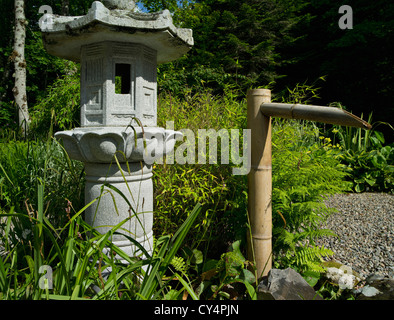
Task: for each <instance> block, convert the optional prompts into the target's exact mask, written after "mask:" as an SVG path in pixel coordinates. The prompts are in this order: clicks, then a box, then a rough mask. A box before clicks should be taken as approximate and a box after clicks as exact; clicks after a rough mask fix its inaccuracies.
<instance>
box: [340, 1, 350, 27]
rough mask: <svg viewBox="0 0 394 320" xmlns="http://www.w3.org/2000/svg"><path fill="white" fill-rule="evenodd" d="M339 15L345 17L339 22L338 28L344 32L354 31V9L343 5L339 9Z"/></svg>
mask: <svg viewBox="0 0 394 320" xmlns="http://www.w3.org/2000/svg"><path fill="white" fill-rule="evenodd" d="M338 13H341V14H343V16H342V17H341V18H340V19H339V21H338V26H339V28H341V29H342V30H345V29H353V8H352V7H351V6H348V5H343V6H341V7H340V8H339V10H338Z"/></svg>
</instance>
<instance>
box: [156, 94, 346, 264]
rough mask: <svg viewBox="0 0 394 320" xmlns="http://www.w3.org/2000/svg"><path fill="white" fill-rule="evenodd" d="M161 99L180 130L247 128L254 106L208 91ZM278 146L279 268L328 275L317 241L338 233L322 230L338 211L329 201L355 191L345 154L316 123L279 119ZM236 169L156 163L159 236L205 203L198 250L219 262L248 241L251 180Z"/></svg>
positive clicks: (193, 241)
mask: <svg viewBox="0 0 394 320" xmlns="http://www.w3.org/2000/svg"><path fill="white" fill-rule="evenodd" d="M302 88H303V90H306V89H305V88H304V86H303V87H302ZM159 101H160V103H159V106H158V110H159V111H158V118H159V119H166V120H173V121H174V123H175V126H174V127H175V129H177V130H179V129H181V128H188V129H192V130H193V131H194V132H196V131H197V130H198V129H199V128H205V129H206V128H213V129H215V130H219V129H222V128H226V129H230V128H237V129H244V128H245V127H246V103H245V101H238V100H236V99H234V95H231V94H228V95H227V96H223V97H221V96H220V97H219V96H212V95H211V94H210V93H209V92H208V93H207V92H204V93H199V94H195V95H190V96H186V97H185V99H184V100H180V99H178V98H177V97H174V96H172V95H165V94H162V95H161V97H160V99H159ZM159 125H160V126H164V127H165V124H164V123H160V124H159ZM196 136H197V134H196ZM272 145H273V228H274V236H275V238H274V255H275V261H276V262H275V265H276V266H277V267H279V266H282V267H288V266H291V267H295V268H298V269H308V268H310V269H313V270H321V268H319V263H320V261H321V257H322V256H323V255H329V254H332V252H331V251H329V250H327V249H325V248H320V247H318V246H316V245H315V242H314V240H315V239H316V238H317V237H320V236H325V235H332V232H330V231H329V230H320V225H321V223H322V222H323V221H324V219H325V218H326V217H327V216H328V214H329V213H330V210H329V209H328V208H327V207H326V206H325V205H324V203H323V196H324V195H328V194H332V193H336V192H342V191H344V190H347V188H348V184H347V183H345V182H343V179H344V177H345V176H346V168H345V166H344V165H341V164H340V161H339V151H338V150H337V149H336V148H332V147H331V146H330V143H329V142H328V140H325V139H324V138H323V140H321V139H320V132H319V129H318V128H317V127H316V126H315V125H313V124H311V123H309V124H306V123H304V122H296V121H279V120H278V121H275V122H274V125H273V141H272ZM218 153H220V147H218ZM230 166H231V164H230ZM230 166H225V165H209V164H207V165H191V164H190V165H189V164H187V165H179V164H174V165H166V164H164V165H156V167H155V170H154V183H155V199H156V203H155V205H156V207H155V215H156V218H155V219H156V221H157V222H158V223H156V225H155V231H156V233H157V234H162V233H172V232H173V231H172V230H174V229H175V227H176V226H177V225H179V222H180V221H182V220H183V219H185V209H186V208H191V207H192V206H193V205H194V204H195V203H196V202H197V201H199V202H201V203H204V204H206V205H207V207H208V208H207V210H206V216H205V218H204V220H203V223H202V224H199V225H196V226H195V228H194V229H193V230H192V231H191V236H190V242H189V243H188V244H189V246H190V247H192V248H196V247H198V246H199V245H200V247H199V249H201V250H202V251H204V257H206V256H207V254H208V255H215V254H216V258H217V255H220V253H221V252H223V250H225V248H226V247H228V246H229V245H230V244H231V243H232V242H233V241H235V240H236V239H244V236H245V234H246V232H247V228H248V222H247V177H246V176H233V175H232V171H231V167H230ZM284 221H286V223H285V225H284ZM244 243H245V242H244ZM201 246H202V247H201ZM211 258H212V256H211Z"/></svg>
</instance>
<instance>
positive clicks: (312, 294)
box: [257, 268, 322, 300]
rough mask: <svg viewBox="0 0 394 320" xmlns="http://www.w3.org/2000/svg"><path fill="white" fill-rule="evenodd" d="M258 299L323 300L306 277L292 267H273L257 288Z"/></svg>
mask: <svg viewBox="0 0 394 320" xmlns="http://www.w3.org/2000/svg"><path fill="white" fill-rule="evenodd" d="M257 295H258V300H322V298H321V297H320V296H319V295H318V294H317V293H316V291H315V290H314V289H313V288H312V287H311V286H310V285H309V284H308V282H306V281H305V279H304V278H303V277H302V276H301V275H300V274H299V273H297V272H296V271H295V270H293V269H291V268H287V269H285V270H280V269H271V271H270V272H269V273H268V276H265V277H263V280H262V281H261V282H260V284H259V286H258V288H257Z"/></svg>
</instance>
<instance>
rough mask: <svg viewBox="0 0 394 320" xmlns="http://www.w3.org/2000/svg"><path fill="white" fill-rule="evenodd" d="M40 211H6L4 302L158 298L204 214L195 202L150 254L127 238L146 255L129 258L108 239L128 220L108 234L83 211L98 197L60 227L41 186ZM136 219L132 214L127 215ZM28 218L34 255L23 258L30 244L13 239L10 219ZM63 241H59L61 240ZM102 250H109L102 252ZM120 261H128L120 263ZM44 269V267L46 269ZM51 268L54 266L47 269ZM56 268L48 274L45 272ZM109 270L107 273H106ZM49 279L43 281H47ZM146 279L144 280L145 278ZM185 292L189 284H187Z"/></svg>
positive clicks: (0, 266)
mask: <svg viewBox="0 0 394 320" xmlns="http://www.w3.org/2000/svg"><path fill="white" fill-rule="evenodd" d="M37 193H38V209H37V211H36V212H35V216H31V215H25V214H21V213H15V212H13V211H12V210H11V211H10V212H9V213H2V214H1V218H2V219H3V220H4V219H5V220H6V223H5V228H4V229H3V228H2V229H1V230H0V231H2V233H1V235H2V236H1V243H2V245H3V246H4V249H5V252H6V254H5V255H3V256H2V257H1V259H0V299H6V300H22V299H32V300H41V299H44V300H45V299H48V300H81V299H89V300H90V299H93V300H101V299H111V300H114V299H115V300H116V299H136V300H140V299H143V300H147V299H160V298H163V297H164V295H165V294H166V292H167V291H169V289H168V288H167V287H166V286H167V285H168V282H169V281H167V282H163V280H162V279H163V277H164V275H165V274H167V275H169V276H170V277H175V274H173V273H172V272H169V268H170V266H171V262H172V260H173V258H174V257H175V255H176V254H177V252H178V251H179V249H180V247H181V245H182V244H183V242H184V240H185V237H186V235H187V233H188V231H189V230H190V228H191V226H192V225H193V223H194V222H195V220H196V219H197V217H198V215H199V214H200V212H201V205H196V206H195V208H194V209H193V211H192V212H191V213H190V215H189V217H188V219H187V220H186V221H185V222H184V223H183V224H182V225H181V226H180V227H179V229H178V231H177V232H176V234H175V235H174V236H172V237H170V236H163V237H160V238H159V239H157V241H156V248H155V254H154V255H151V254H149V253H148V252H147V251H146V250H145V249H144V248H143V247H142V246H141V245H140V244H139V243H138V242H136V241H135V240H134V239H132V238H130V237H128V238H129V240H130V241H132V242H133V243H134V244H135V245H136V246H137V247H138V248H139V250H141V251H142V252H143V253H144V255H145V258H144V259H139V258H136V257H129V256H128V255H127V254H125V253H124V252H123V251H122V250H120V249H119V248H117V247H116V246H115V245H113V244H112V242H111V241H110V239H111V238H112V236H113V235H114V234H116V233H117V230H118V229H120V228H121V227H122V225H123V224H124V223H126V222H127V221H128V219H126V220H124V221H122V222H121V223H119V224H118V225H117V226H115V227H113V228H112V229H111V230H110V231H108V232H107V233H105V234H100V233H98V232H97V231H96V230H95V229H93V228H92V227H90V226H89V225H87V224H86V223H85V222H84V220H83V219H82V213H83V211H84V210H85V209H86V208H87V207H88V206H90V205H92V204H93V203H94V202H95V201H98V199H95V200H94V201H92V202H91V203H89V204H87V205H86V206H85V207H83V208H82V209H81V210H79V211H78V212H76V213H75V214H73V215H72V217H71V218H70V220H69V221H68V223H67V224H66V225H65V226H64V227H63V228H61V229H60V230H57V229H55V228H54V227H53V225H52V224H51V223H50V221H49V220H48V219H47V218H46V217H45V215H44V212H43V201H44V188H43V186H42V185H41V186H39V188H38V192H37ZM131 218H133V216H131V217H130V218H129V219H131ZM15 220H25V221H26V223H27V224H30V227H31V228H30V229H28V230H30V231H31V233H32V241H31V242H29V245H30V246H31V254H30V255H29V254H26V255H24V256H21V255H20V254H19V250H18V248H19V247H20V246H24V245H26V244H24V243H22V242H18V243H13V242H11V241H9V237H10V234H11V233H12V232H13V230H12V221H15ZM60 240H61V241H60ZM44 242H49V245H48V244H47V246H46V247H48V248H49V249H47V250H45V246H44ZM104 248H107V249H109V252H110V253H109V254H104ZM18 259H25V260H26V261H27V267H24V268H20V267H19V266H18V263H17V262H18ZM119 259H122V260H123V261H126V263H121V262H120V260H119ZM43 267H45V268H43ZM48 267H50V269H49V268H48ZM48 269H49V270H52V272H51V273H50V274H49V275H48V274H47V275H45V274H44V270H46V271H47V272H48ZM103 274H106V277H104V276H103ZM47 278H49V280H50V284H49V282H47V283H45V281H44V280H45V279H47ZM141 279H143V280H141ZM185 290H186V288H185Z"/></svg>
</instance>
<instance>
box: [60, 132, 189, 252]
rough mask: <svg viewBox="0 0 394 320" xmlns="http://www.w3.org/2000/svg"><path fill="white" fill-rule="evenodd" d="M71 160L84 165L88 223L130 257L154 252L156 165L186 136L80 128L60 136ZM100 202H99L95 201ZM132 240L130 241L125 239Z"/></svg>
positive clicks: (171, 133) (61, 133)
mask: <svg viewBox="0 0 394 320" xmlns="http://www.w3.org/2000/svg"><path fill="white" fill-rule="evenodd" d="M55 137H56V138H57V139H61V140H62V141H63V145H64V148H65V149H66V151H67V153H68V155H69V156H70V158H71V159H74V160H79V161H82V162H84V164H85V173H86V185H85V203H86V204H88V203H91V202H92V201H93V203H92V204H91V205H90V206H89V207H88V208H87V209H86V210H85V221H86V222H87V223H88V224H89V225H91V226H92V227H93V228H95V229H96V230H97V231H98V232H100V233H101V234H104V233H106V232H108V231H109V230H111V229H112V228H114V227H116V226H118V225H119V224H122V223H123V222H124V223H123V224H122V225H121V226H120V227H119V228H118V229H117V230H116V232H117V234H114V235H113V236H112V238H111V241H112V242H113V244H115V245H116V246H118V247H119V248H120V249H122V250H123V251H124V252H125V253H127V254H128V255H129V256H131V257H136V256H139V257H143V253H142V252H141V250H140V249H138V248H137V247H136V246H135V245H134V244H133V242H132V241H130V240H129V239H128V238H127V237H130V238H132V239H134V240H135V241H137V242H138V243H140V244H141V245H142V246H143V247H144V248H145V250H146V251H147V252H148V253H151V252H152V249H153V232H152V227H153V183H152V164H153V163H154V161H155V160H156V159H158V158H160V157H161V156H163V155H166V154H168V153H170V152H171V151H172V150H173V149H174V146H175V142H176V140H177V139H178V138H180V137H182V133H180V132H177V131H173V130H165V129H163V128H157V127H143V128H141V127H137V128H131V127H126V128H123V127H97V128H86V127H85V128H75V129H74V130H70V131H61V132H57V133H56V134H55ZM95 199H97V200H96V201H94V200H95ZM126 236H127V237H126Z"/></svg>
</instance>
